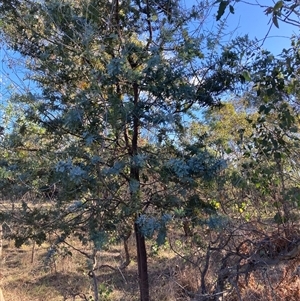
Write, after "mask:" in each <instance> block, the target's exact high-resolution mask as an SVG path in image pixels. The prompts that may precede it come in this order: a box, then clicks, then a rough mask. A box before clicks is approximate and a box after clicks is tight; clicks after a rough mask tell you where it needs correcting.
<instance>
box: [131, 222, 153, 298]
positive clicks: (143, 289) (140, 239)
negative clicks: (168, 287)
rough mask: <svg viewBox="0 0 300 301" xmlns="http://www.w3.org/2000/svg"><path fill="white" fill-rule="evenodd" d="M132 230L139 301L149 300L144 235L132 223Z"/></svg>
mask: <svg viewBox="0 0 300 301" xmlns="http://www.w3.org/2000/svg"><path fill="white" fill-rule="evenodd" d="M134 232H135V237H136V247H137V261H138V271H139V286H140V297H141V301H149V300H150V296H149V281H148V263H147V251H146V244H145V237H144V236H143V235H142V234H141V232H140V231H139V227H138V225H137V224H136V223H135V224H134Z"/></svg>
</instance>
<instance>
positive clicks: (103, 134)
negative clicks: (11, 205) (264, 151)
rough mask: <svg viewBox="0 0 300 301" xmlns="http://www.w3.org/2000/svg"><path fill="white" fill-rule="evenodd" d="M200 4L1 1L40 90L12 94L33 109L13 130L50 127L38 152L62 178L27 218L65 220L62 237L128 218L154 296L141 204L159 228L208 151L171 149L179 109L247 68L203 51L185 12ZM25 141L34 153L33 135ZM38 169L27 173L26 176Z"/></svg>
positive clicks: (200, 12) (11, 39) (197, 12)
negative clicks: (47, 203)
mask: <svg viewBox="0 0 300 301" xmlns="http://www.w3.org/2000/svg"><path fill="white" fill-rule="evenodd" d="M205 9H206V7H205V3H204V4H202V6H199V7H193V8H191V9H190V10H188V9H186V8H185V7H183V6H181V5H180V2H179V1H152V0H143V1H141V0H135V1H129V0H128V1H119V0H114V1H110V2H107V1H102V0H98V1H94V0H76V1H54V0H48V1H42V2H39V1H18V0H14V1H2V2H1V6H0V14H1V17H2V18H3V20H5V22H3V23H2V24H1V32H2V34H3V36H4V38H5V41H6V43H7V44H8V45H9V47H11V48H12V49H14V50H15V51H17V52H19V53H20V54H21V55H22V56H23V57H25V58H26V59H27V64H28V68H29V69H30V70H31V72H32V73H31V74H32V79H33V80H34V81H35V83H36V85H37V87H38V90H39V93H36V94H33V93H27V94H23V95H16V96H15V97H14V101H15V102H18V103H19V104H22V105H23V109H24V112H25V116H26V118H25V121H24V124H23V125H22V126H20V125H18V126H17V127H15V131H14V132H13V133H9V134H8V140H11V138H12V137H13V135H15V136H18V135H19V134H20V133H21V134H22V133H23V137H26V133H27V134H28V132H30V129H31V128H32V127H31V126H28V125H29V124H32V123H33V124H36V125H38V128H41V130H37V131H36V133H35V134H34V135H37V136H38V137H40V138H41V137H42V136H43V137H46V138H47V139H45V140H44V141H45V143H43V144H42V145H41V148H38V149H36V152H37V154H39V152H42V153H43V155H44V156H47V160H48V161H47V162H49V165H47V166H46V168H45V169H44V170H43V171H41V173H42V174H44V175H45V174H46V175H47V176H48V177H44V178H43V179H46V178H47V181H48V183H46V184H47V185H48V187H53V185H54V184H55V185H57V187H58V193H57V195H55V198H54V199H55V202H54V204H53V206H52V208H51V209H49V208H43V209H40V210H34V211H32V210H31V209H30V208H29V206H26V204H25V205H24V206H23V214H24V216H26V214H27V216H28V217H29V218H28V219H25V220H26V221H28V220H30V221H31V227H35V228H36V229H38V230H39V231H40V235H39V237H44V238H45V237H46V236H45V233H46V232H48V231H51V229H59V230H60V231H61V232H60V233H61V235H60V241H64V239H65V238H66V237H67V236H68V235H70V234H71V233H72V234H74V235H76V236H78V237H79V238H80V239H81V241H82V242H85V241H87V240H88V241H93V242H94V245H95V248H101V247H102V245H103V243H104V242H105V239H106V238H107V235H108V233H110V232H112V231H116V230H117V229H120V228H122V230H123V231H124V232H127V226H126V227H124V224H126V225H128V224H130V223H131V224H133V225H134V231H135V235H136V243H137V254H138V269H139V280H140V293H141V300H149V285H148V274H147V256H146V255H147V254H146V247H145V228H147V226H148V225H147V221H148V219H147V218H145V216H146V215H147V214H148V213H149V212H152V213H151V214H153V215H154V216H157V217H158V219H160V221H161V227H160V229H161V231H160V233H159V234H160V235H159V237H160V238H161V237H163V236H164V233H165V225H164V224H163V223H164V222H165V220H166V219H165V218H160V217H159V216H162V217H164V215H163V214H164V212H168V211H170V210H171V209H172V208H173V209H174V208H176V207H180V206H182V202H184V199H185V195H186V190H187V189H192V188H193V185H195V183H194V182H193V178H196V177H201V176H203V161H205V160H206V159H205V160H204V159H203V158H205V156H204V157H203V156H197V154H196V153H191V154H190V155H189V156H186V157H183V158H184V159H183V160H174V158H170V156H173V157H175V158H176V156H178V152H174V153H172V152H171V153H170V148H171V149H172V148H173V149H174V148H178V146H179V145H178V143H179V140H178V139H171V137H174V133H175V134H177V133H180V132H182V131H184V127H183V124H182V116H183V115H187V114H188V113H189V112H190V111H191V110H192V109H193V108H195V107H196V108H198V107H201V106H212V105H215V104H217V103H218V99H217V97H218V96H219V95H220V94H222V93H223V92H224V91H227V90H228V89H230V88H232V86H233V84H234V83H235V81H236V80H237V78H240V76H239V73H240V71H241V70H240V69H239V68H240V66H239V65H238V63H235V62H236V56H235V55H233V53H231V52H230V51H229V50H224V51H223V52H222V53H221V54H220V56H219V57H218V56H217V55H215V54H213V55H211V54H207V53H206V54H205V55H204V53H202V52H201V48H202V45H203V44H204V43H205V39H204V38H203V37H202V36H201V35H197V34H195V32H191V30H190V28H189V24H190V22H192V21H193V22H199V21H201V22H202V21H203V16H204V13H205ZM206 57H207V58H208V59H206ZM41 135H42V136H41ZM40 141H41V140H40ZM40 141H39V142H40ZM172 145H173V146H172ZM18 147H19V148H20V145H18ZM21 147H22V148H23V149H22V151H23V152H27V154H28V152H29V151H30V149H29V147H28V144H27V145H24V143H23V144H21ZM28 158H29V157H28ZM36 158H38V155H37V157H36ZM205 162H206V161H205ZM37 165H38V164H37ZM7 168H8V169H9V168H10V167H9V166H8V167H7ZM168 173H170V174H171V176H168V175H167V174H168ZM35 177H39V176H38V173H37V172H32V174H31V177H26V178H24V179H26V180H25V182H26V183H25V184H26V186H27V187H32V181H33V180H36V179H35ZM178 179H179V180H178ZM26 229H28V227H26ZM129 229H130V227H129ZM123 234H124V235H125V233H123ZM31 236H32V234H31V232H30V231H29V233H27V237H31ZM125 236H126V235H125ZM17 238H18V239H19V240H20V242H22V241H23V240H22V237H21V236H20V237H19V236H18V237H17ZM25 238H26V237H25ZM33 238H34V237H33Z"/></svg>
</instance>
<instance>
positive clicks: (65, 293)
mask: <svg viewBox="0 0 300 301" xmlns="http://www.w3.org/2000/svg"><path fill="white" fill-rule="evenodd" d="M250 230H251V231H252V230H253V233H255V231H254V230H255V229H250ZM201 231H202V230H201V229H198V233H197V234H196V236H195V237H196V238H197V239H195V237H193V238H186V237H184V236H183V235H182V234H180V233H178V231H177V232H174V233H173V235H171V237H170V240H169V242H168V244H166V245H165V246H163V247H161V248H160V249H159V250H158V251H157V250H156V249H155V248H153V242H151V241H148V242H147V248H148V254H149V258H148V263H149V267H148V268H149V270H148V272H149V282H150V289H151V291H150V295H151V300H153V301H156V300H157V301H164V300H165V301H188V300H201V301H204V300H216V299H208V298H207V299H206V298H205V294H202V292H201V289H200V288H201V273H203V271H204V265H205V260H206V258H207V257H206V256H207V253H206V249H205V240H207V239H208V237H206V236H205V235H206V234H205V231H204V230H203V232H201ZM242 231H245V229H244V228H243V230H241V232H240V233H239V235H241V234H243V233H242ZM249 233H250V232H247V239H249V238H250V234H249ZM197 236H199V237H197ZM223 236H224V237H225V231H224V235H223ZM223 236H220V237H221V239H223V238H222V237H223ZM238 237H239V238H240V237H242V236H238ZM233 239H236V237H233ZM253 239H256V237H254V236H253ZM270 239H273V240H272V244H270V246H273V245H275V244H276V242H277V241H278V244H279V243H280V244H281V243H282V240H281V238H280V237H279V238H277V236H270ZM276 239H277V241H276ZM268 242H269V241H268ZM74 243H75V242H72V244H74ZM261 246H262V244H259V247H260V248H262V247H261ZM267 246H269V244H267ZM76 247H77V248H82V250H84V251H88V247H82V246H81V245H79V244H78V243H77V246H76ZM229 247H230V244H228V245H227V246H226V248H225V249H224V250H222V249H220V250H217V249H216V250H212V251H211V253H210V261H209V262H210V263H209V268H208V271H207V273H206V274H205V277H204V281H205V284H206V290H207V293H208V294H210V295H211V296H212V295H213V293H214V292H215V289H216V283H217V279H218V277H219V273H220V272H222V267H221V263H222V260H223V259H224V256H226V252H231V251H234V249H230V248H229ZM251 247H253V246H252V245H251ZM247 248H248V245H247V244H245V245H241V247H240V250H239V252H240V253H242V252H244V253H245V254H246V252H250V251H251V252H252V251H253V250H252V249H250V247H249V248H248V250H247ZM47 250H48V246H47V245H42V246H39V247H36V256H35V258H34V262H33V263H32V262H31V260H32V245H25V246H23V247H22V248H20V249H16V248H15V247H14V246H13V244H12V243H11V242H8V243H6V245H5V247H4V250H3V258H2V261H1V275H2V279H1V287H2V288H3V294H4V298H5V301H60V300H61V301H80V300H92V299H89V298H90V297H92V296H93V291H92V283H93V282H92V279H91V278H90V277H89V276H88V271H89V269H90V266H89V262H88V260H87V258H86V257H85V256H83V255H82V254H80V253H79V252H75V251H74V252H73V255H72V256H57V257H55V258H52V260H50V261H45V259H46V255H47ZM129 251H130V254H131V263H130V264H129V266H127V268H126V269H124V270H120V269H118V266H120V264H121V263H122V262H123V261H124V258H125V254H124V250H123V248H122V244H119V245H114V246H111V247H110V248H109V249H106V250H103V251H101V252H99V254H98V258H97V259H98V266H99V267H100V268H99V269H98V270H97V271H96V275H97V281H98V284H99V292H100V300H101V301H112V300H116V301H118V300H119V301H121V300H122V301H134V300H139V290H138V275H137V265H136V250H135V242H134V238H133V237H131V238H130V241H129ZM272 254H273V253H272ZM232 258H233V259H232V260H235V258H236V257H232ZM272 260H273V259H272ZM230 263H233V262H230ZM225 269H227V267H225ZM299 276H300V254H298V255H297V256H296V258H293V259H292V260H281V261H278V263H277V264H270V265H264V266H263V267H262V268H260V267H259V268H258V269H256V270H255V269H253V270H249V273H248V277H244V275H241V276H240V277H239V279H238V282H237V283H235V284H234V283H232V279H233V277H231V276H228V278H227V280H226V281H225V287H224V289H226V295H224V299H223V300H224V301H238V300H239V301H240V300H242V301H250V300H251V301H252V300H254V301H256V300H257V301H258V300H262V301H271V300H272V301H277V300H283V301H285V300H286V301H288V300H291V301H298V300H300V277H299Z"/></svg>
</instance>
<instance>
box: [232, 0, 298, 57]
mask: <svg viewBox="0 0 300 301" xmlns="http://www.w3.org/2000/svg"><path fill="white" fill-rule="evenodd" d="M248 2H249V3H255V2H259V3H260V4H261V5H263V6H268V5H270V6H272V5H273V6H274V1H270V0H261V1H255V0H249V1H248ZM275 2H276V1H275ZM264 10H265V7H259V6H258V5H250V4H246V3H242V2H239V3H237V4H236V5H235V13H234V14H230V15H229V16H228V18H227V21H228V25H229V28H232V29H234V28H236V31H235V34H236V35H241V34H249V36H250V38H257V39H258V40H260V41H261V43H263V47H264V48H266V49H268V50H270V51H271V52H273V53H274V54H279V53H280V52H281V50H282V49H283V48H287V47H289V46H290V39H289V38H290V37H291V35H292V34H299V28H297V27H296V26H293V25H290V24H286V23H284V22H279V28H277V27H276V26H275V25H274V24H273V25H272V22H270V19H271V15H268V16H267V15H266V14H265V12H264ZM298 20H299V18H298ZM271 25H272V27H271V30H270V32H268V31H269V29H270V26H271ZM266 36H267V37H266ZM265 37H266V39H265V40H264V38H265ZM260 45H261V44H260Z"/></svg>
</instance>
